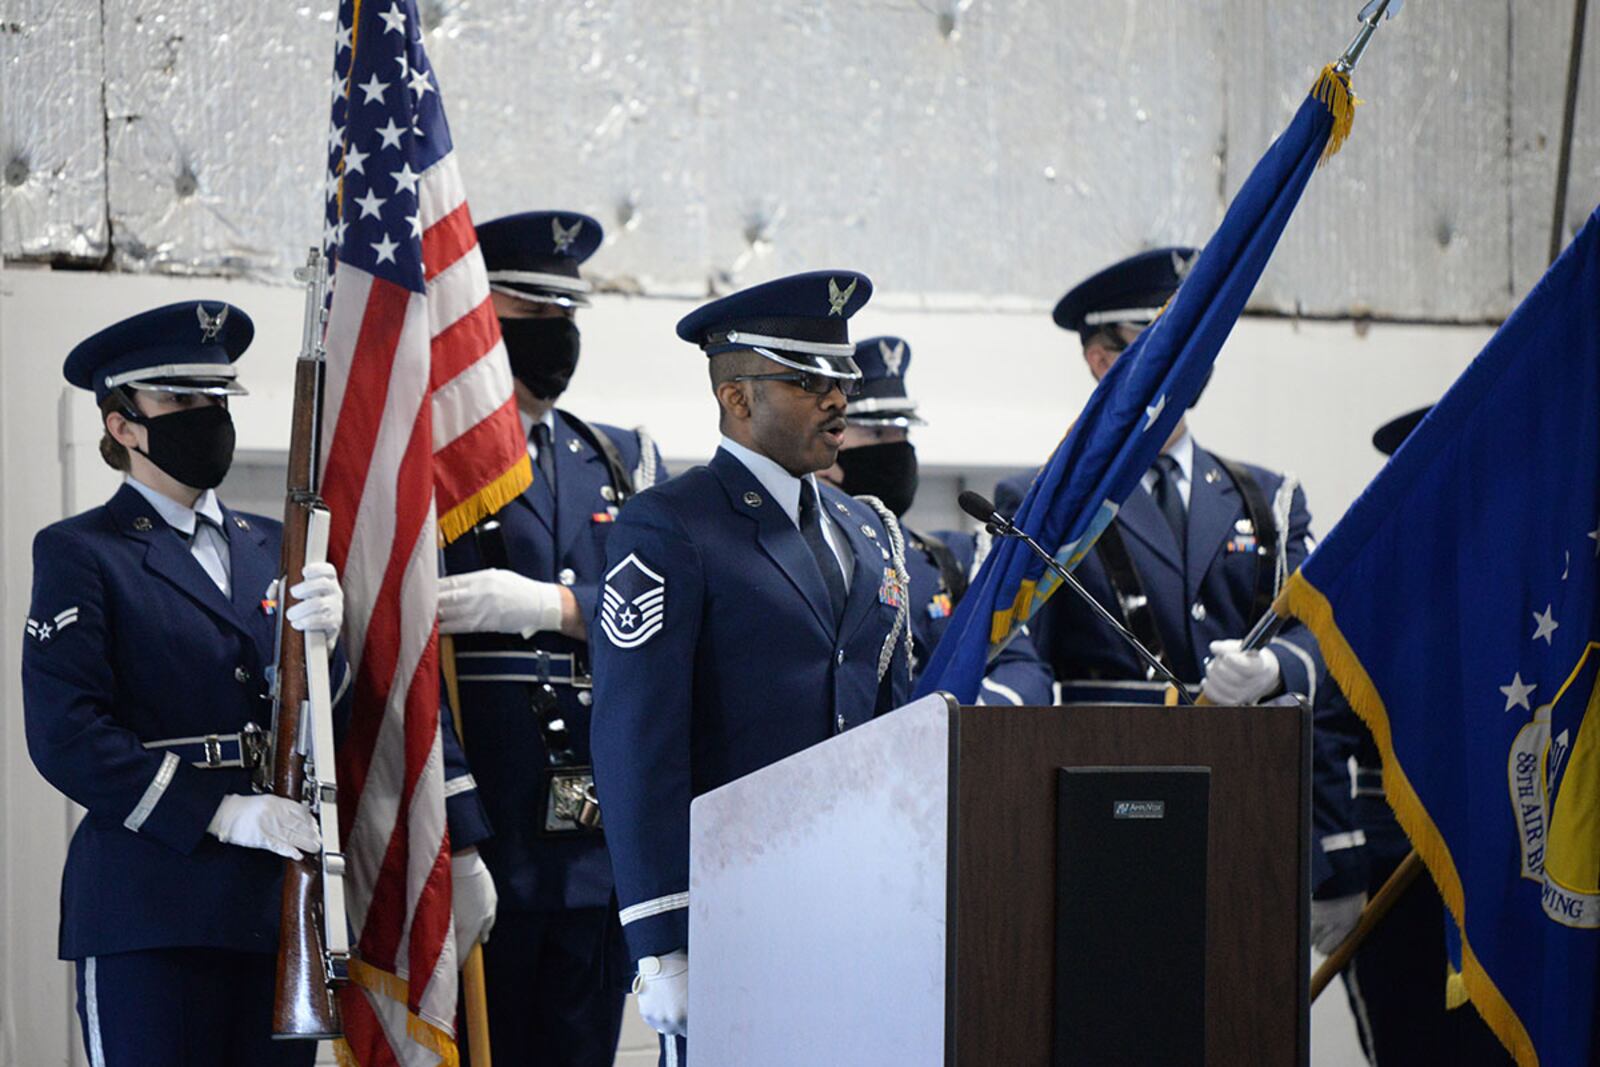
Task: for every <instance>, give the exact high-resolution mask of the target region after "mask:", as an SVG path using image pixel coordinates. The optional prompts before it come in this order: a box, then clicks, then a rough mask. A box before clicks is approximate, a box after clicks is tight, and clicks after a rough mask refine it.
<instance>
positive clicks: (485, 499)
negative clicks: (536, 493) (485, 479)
mask: <svg viewBox="0 0 1600 1067" xmlns="http://www.w3.org/2000/svg"><path fill="white" fill-rule="evenodd" d="M532 484H533V461H532V460H531V459H529V457H528V454H527V452H523V454H522V458H521V459H519V460H517V462H516V463H515V464H513V465H512V467H511V469H510V470H508V471H506V472H505V473H504V474H502V475H500V477H498V478H496V479H495V480H494V481H492V482H490V483H489V484H488V485H486V486H484V487H483V488H482V489H479V490H478V491H477V492H476V493H473V494H472V495H471V496H469V497H467V499H465V500H463V501H462V502H461V503H459V504H457V505H456V506H455V507H453V508H451V509H450V510H449V511H447V512H445V513H444V514H443V515H440V516H439V543H440V544H445V545H448V544H449V543H450V542H451V541H454V540H455V539H456V538H458V537H460V536H461V535H462V534H464V533H466V532H467V531H468V530H470V529H472V528H473V527H474V526H476V525H478V523H480V522H482V521H483V520H484V519H487V518H488V517H489V516H490V515H493V514H494V513H495V512H497V511H499V510H500V509H501V508H503V507H505V506H506V505H507V504H509V503H511V502H512V501H513V500H515V499H517V497H519V496H521V495H522V492H523V490H525V489H527V488H528V486H530V485H532Z"/></svg>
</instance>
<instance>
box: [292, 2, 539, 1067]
mask: <svg viewBox="0 0 1600 1067" xmlns="http://www.w3.org/2000/svg"><path fill="white" fill-rule="evenodd" d="M422 32H423V27H422V23H421V19H420V17H419V16H418V12H417V7H416V4H415V2H414V0H343V2H342V3H341V4H340V8H339V26H338V40H337V44H336V47H335V54H334V95H333V122H332V127H331V129H330V131H329V136H328V148H329V158H328V185H327V196H328V209H327V225H326V230H325V234H324V242H325V244H326V245H327V246H328V254H329V260H330V263H331V264H332V265H333V267H332V271H333V272H332V279H331V281H332V298H331V303H330V306H329V310H328V327H327V336H326V343H327V350H328V363H327V379H326V384H325V386H324V392H323V398H324V403H323V421H322V434H323V440H324V441H325V442H327V446H328V447H327V451H326V458H325V461H324V464H325V465H324V477H323V487H322V488H323V496H324V498H325V499H326V501H327V504H328V508H329V510H330V511H331V512H332V513H333V530H332V536H331V540H330V548H329V554H330V556H331V558H332V560H333V562H334V564H335V565H336V566H337V567H338V568H339V573H340V575H341V576H342V579H343V583H344V590H345V602H346V608H345V620H346V626H345V650H346V654H347V655H348V656H349V658H350V663H351V667H352V670H353V672H354V676H355V679H356V683H355V691H354V705H353V710H352V714H351V720H350V726H349V730H348V732H347V734H346V738H345V740H344V743H343V745H342V746H341V748H340V751H339V786H340V790H341V793H342V795H341V797H340V803H339V810H340V816H341V818H342V819H343V821H344V825H343V826H342V827H341V830H342V831H343V834H344V848H345V855H346V864H347V871H348V895H349V902H348V903H349V917H350V922H351V926H352V928H353V930H354V931H355V935H356V953H355V955H356V957H357V958H356V959H355V961H353V964H352V969H351V970H352V978H353V986H352V987H351V988H349V989H347V990H346V991H345V994H344V995H343V996H342V998H341V1008H342V1010H343V1016H344V1027H345V1038H346V1042H347V1044H346V1045H345V1046H344V1047H342V1048H341V1049H340V1054H341V1057H342V1058H344V1059H346V1060H350V1059H353V1060H354V1061H355V1062H357V1063H359V1064H362V1065H363V1067H377V1065H387V1064H403V1065H407V1067H410V1065H412V1064H418V1065H428V1067H431V1065H433V1064H435V1063H437V1062H440V1061H441V1060H442V1061H445V1062H449V1063H453V1062H455V1058H456V1050H455V1046H454V1041H453V1034H454V1018H455V1008H456V984H457V979H456V975H457V970H456V968H457V963H456V959H455V943H454V939H453V935H452V931H451V919H450V841H449V835H448V833H447V830H446V826H445V803H444V775H443V770H442V765H441V756H440V738H439V659H438V633H437V627H436V623H435V613H436V610H437V594H438V589H437V582H438V557H437V552H438V546H439V543H440V540H441V532H442V533H443V539H444V540H448V539H449V538H451V537H454V536H458V535H459V534H461V533H463V532H465V531H466V530H468V529H470V528H471V527H472V525H473V524H474V523H476V522H477V521H478V520H479V519H481V518H483V517H484V516H486V515H488V514H490V513H492V512H493V511H495V510H496V509H498V508H499V507H500V506H501V505H502V504H503V503H505V502H506V501H508V500H511V499H513V498H515V497H516V495H517V494H519V493H521V492H522V490H523V489H525V488H526V487H527V485H528V483H529V479H530V477H531V475H530V470H529V463H528V454H527V450H526V446H525V445H524V443H523V440H522V427H521V424H520V422H519V420H518V418H517V411H516V405H515V401H514V400H513V397H512V386H511V371H510V367H509V365H508V363H507V360H506V356H505V349H504V347H503V346H502V344H501V342H500V328H499V324H498V322H497V321H496V318H495V314H494V308H493V306H492V305H491V304H490V301H489V285H488V279H487V278H486V276H485V273H484V266H483V257H482V255H481V254H480V253H479V251H478V245H477V238H476V236H475V234H474V232H473V226H472V218H471V215H470V213H469V212H468V210H467V202H466V196H465V193H464V192H463V190H462V185H461V177H460V174H459V173H458V171H457V169H456V162H455V158H454V156H453V154H452V152H451V144H450V131H449V128H448V127H447V126H446V124H445V115H444V108H443V106H442V104H441V102H440V99H439V85H438V82H437V80H436V79H435V77H434V75H433V71H432V68H431V67H430V66H429V64H428V57H427V54H426V53H425V52H424V50H423V47H422Z"/></svg>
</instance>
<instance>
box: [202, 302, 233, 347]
mask: <svg viewBox="0 0 1600 1067" xmlns="http://www.w3.org/2000/svg"><path fill="white" fill-rule="evenodd" d="M194 313H195V317H196V318H198V319H199V320H200V343H201V344H210V343H211V342H212V341H215V340H216V339H217V335H218V334H219V333H221V332H222V327H223V324H224V323H226V322H227V321H228V305H227V304H223V305H222V310H221V311H219V312H217V313H216V314H215V315H210V314H207V313H206V306H205V305H204V304H196V305H195V306H194Z"/></svg>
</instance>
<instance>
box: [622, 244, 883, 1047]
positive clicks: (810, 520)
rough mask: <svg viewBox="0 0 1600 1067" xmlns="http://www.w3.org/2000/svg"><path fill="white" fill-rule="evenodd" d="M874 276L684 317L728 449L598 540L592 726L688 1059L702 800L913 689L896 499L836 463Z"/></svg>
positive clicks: (785, 281) (663, 993)
mask: <svg viewBox="0 0 1600 1067" xmlns="http://www.w3.org/2000/svg"><path fill="white" fill-rule="evenodd" d="M871 293H872V282H871V281H870V280H869V279H868V278H867V277H866V276H864V275H861V274H857V273H855V272H854V271H814V272H810V273H806V274H798V275H794V276H791V277H787V278H780V279H777V280H775V281H771V282H766V283H764V284H762V285H757V286H753V287H752V288H749V289H746V290H743V291H741V292H738V293H734V294H733V295H731V296H727V297H723V298H722V299H720V300H715V301H712V302H711V303H709V304H706V305H704V306H702V307H700V308H698V309H697V310H695V311H694V312H692V313H690V314H689V315H688V316H686V317H685V318H684V319H683V320H682V321H681V322H679V323H678V336H679V337H681V338H683V339H684V340H685V341H688V342H690V343H692V344H696V345H699V346H700V347H701V349H703V350H704V351H705V353H706V355H707V356H708V357H710V372H711V385H712V389H713V391H714V392H715V394H716V397H717V405H718V408H719V410H720V428H721V431H722V442H721V447H720V448H719V449H718V450H717V453H716V455H715V456H714V457H712V460H711V462H710V464H709V465H708V466H704V467H696V468H694V469H693V470H690V471H688V472H687V473H685V474H682V475H680V476H679V477H677V478H676V479H674V480H673V481H671V482H667V483H665V484H663V485H660V486H657V487H655V488H653V489H650V490H647V491H646V492H643V493H640V494H639V495H638V496H636V497H634V498H633V500H632V501H631V502H630V504H629V506H628V508H627V509H626V510H624V511H623V512H622V514H621V515H620V516H619V518H618V520H617V523H616V527H615V529H613V530H612V532H611V536H610V538H609V539H608V541H607V543H606V572H605V586H604V588H603V590H602V592H601V597H600V600H599V603H598V605H597V608H596V613H595V619H594V621H593V622H592V623H591V626H590V632H591V633H594V634H596V635H597V636H596V637H595V640H594V642H593V656H594V686H595V700H594V709H595V710H594V721H593V726H592V741H593V751H594V769H595V784H596V788H597V791H598V794H599V800H600V807H601V812H602V815H603V818H604V820H605V827H606V836H607V839H608V841H609V842H610V848H611V859H612V866H613V869H614V872H615V875H616V885H617V897H618V903H619V905H620V908H621V919H622V927H623V932H624V934H625V935H626V938H627V942H628V948H629V951H630V952H631V954H632V956H633V958H634V959H635V960H636V961H637V964H638V975H637V977H636V978H635V980H634V990H635V992H637V993H638V996H639V1010H640V1014H642V1015H643V1016H644V1018H645V1021H646V1022H648V1023H649V1024H650V1025H651V1026H652V1027H654V1028H655V1029H656V1030H657V1031H658V1032H659V1033H660V1034H661V1035H662V1058H661V1062H662V1063H663V1064H665V1065H668V1067H671V1065H676V1064H682V1063H684V1062H685V1056H686V1054H687V1047H686V1044H685V1036H686V1034H687V1032H688V1025H687V1020H688V987H689V982H688V968H689V960H688V946H689V912H688V908H689V802H690V800H691V799H692V798H693V797H695V796H697V795H699V794H701V793H704V792H706V791H708V790H711V789H715V788H716V787H718V786H721V785H724V784H726V783H728V782H731V781H733V780H734V779H736V778H739V777H742V776H743V775H746V774H749V773H750V772H752V771H755V770H758V769H759V768H761V767H764V766H766V765H768V764H770V763H773V762H776V761H777V760H780V759H783V758H784V757H785V756H789V755H792V754H793V753H795V752H798V751H800V750H801V749H803V748H806V747H808V746H810V745H814V744H816V743H818V742H820V741H825V740H827V739H828V738H829V737H831V736H833V735H834V734H836V733H840V732H842V731H844V730H846V729H849V728H850V727H852V726H856V725H859V724H861V723H863V722H865V721H867V720H868V719H871V718H872V717H874V716H875V715H879V714H882V713H884V712H887V711H890V710H892V709H893V708H895V707H898V706H899V705H900V704H902V703H904V702H905V700H906V699H907V697H908V695H909V690H910V665H909V660H908V654H909V648H910V638H909V635H908V628H909V627H908V579H907V577H906V569H905V559H904V545H903V541H902V537H901V532H900V527H899V524H898V523H897V522H896V521H895V517H894V515H893V513H892V512H890V511H889V510H888V508H886V507H884V506H883V505H882V504H879V503H875V502H872V501H862V500H857V499H855V498H853V497H850V496H846V495H845V494H844V493H841V492H839V491H838V490H836V489H834V488H833V487H832V486H829V485H827V484H825V483H821V482H819V481H818V479H817V478H816V472H817V471H822V470H826V469H827V468H829V467H831V466H832V465H833V462H834V459H835V457H836V455H837V454H838V451H839V446H840V444H841V442H842V441H843V439H844V429H845V410H846V404H847V402H848V400H849V398H850V397H851V396H853V395H855V394H856V393H857V392H858V391H859V390H860V387H861V377H862V375H861V370H860V368H859V367H858V366H857V364H856V362H855V360H854V358H853V357H854V354H855V348H854V346H853V345H852V344H851V343H850V339H849V332H848V320H849V319H850V317H851V316H852V315H854V314H855V313H856V312H857V311H859V310H860V309H861V307H862V306H863V305H864V304H866V302H867V299H868V297H869V296H870V295H871Z"/></svg>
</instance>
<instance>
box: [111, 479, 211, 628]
mask: <svg viewBox="0 0 1600 1067" xmlns="http://www.w3.org/2000/svg"><path fill="white" fill-rule="evenodd" d="M127 483H128V484H129V485H131V486H133V487H134V488H135V489H137V490H138V491H139V495H140V496H142V497H144V498H145V499H146V500H148V501H150V506H151V507H153V508H155V509H156V514H157V515H160V516H161V518H162V519H163V520H164V521H165V522H166V524H167V525H168V526H170V527H172V528H173V529H174V530H177V531H178V532H179V533H181V534H183V535H184V536H185V537H187V538H188V539H189V554H190V555H191V556H193V557H194V558H195V562H196V563H199V564H200V566H201V568H202V569H203V570H204V571H205V572H206V574H207V575H209V576H210V578H211V580H212V581H213V582H216V583H217V588H218V589H220V590H222V595H223V596H225V597H230V598H231V597H232V596H233V581H232V579H231V578H230V577H229V567H230V566H231V564H232V562H233V557H232V556H231V555H230V554H229V552H228V538H227V535H226V534H224V533H223V532H222V505H221V504H219V503H217V494H216V491H215V490H213V489H207V490H206V491H205V492H203V493H201V494H200V498H199V499H198V500H196V501H195V502H194V507H192V508H186V507H184V506H183V505H182V504H180V503H178V502H177V501H176V500H174V499H172V498H171V497H169V496H166V495H165V494H163V493H158V492H156V491H155V490H154V489H152V488H150V487H149V486H148V485H145V484H144V483H143V482H141V481H140V480H139V479H137V478H135V477H134V476H133V475H131V474H130V475H128V477H127ZM202 519H206V520H210V521H205V522H202V521H201V520H202ZM196 526H198V527H199V530H198V531H196V529H195V527H196Z"/></svg>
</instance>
